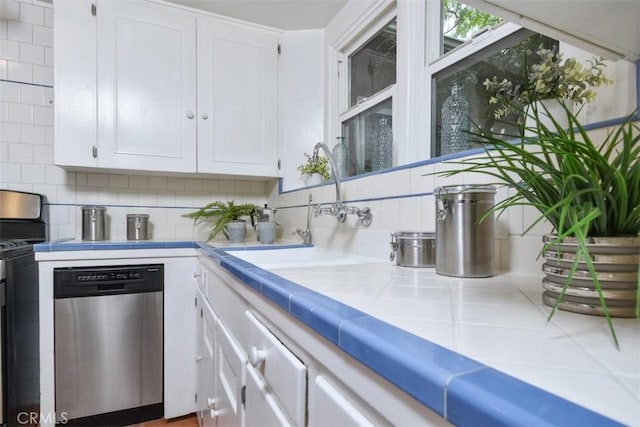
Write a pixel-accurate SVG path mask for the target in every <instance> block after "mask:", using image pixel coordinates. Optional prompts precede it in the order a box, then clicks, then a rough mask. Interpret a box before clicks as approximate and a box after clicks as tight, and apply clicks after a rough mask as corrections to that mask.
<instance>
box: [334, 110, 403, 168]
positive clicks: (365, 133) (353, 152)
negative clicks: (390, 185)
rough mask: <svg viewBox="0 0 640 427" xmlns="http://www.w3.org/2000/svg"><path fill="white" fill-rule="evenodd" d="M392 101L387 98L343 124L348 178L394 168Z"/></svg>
mask: <svg viewBox="0 0 640 427" xmlns="http://www.w3.org/2000/svg"><path fill="white" fill-rule="evenodd" d="M391 113H392V99H391V98H389V99H387V100H385V101H383V102H381V103H379V104H378V105H375V106H373V107H371V108H369V109H368V110H365V111H363V112H362V113H360V114H358V115H357V116H355V117H352V118H351V119H349V120H347V121H345V122H344V123H343V124H342V136H343V137H344V142H345V144H346V145H347V149H348V154H347V176H353V175H360V174H362V173H365V172H371V171H375V170H381V169H388V168H390V167H392V166H393V131H392V129H393V119H392V114H391Z"/></svg>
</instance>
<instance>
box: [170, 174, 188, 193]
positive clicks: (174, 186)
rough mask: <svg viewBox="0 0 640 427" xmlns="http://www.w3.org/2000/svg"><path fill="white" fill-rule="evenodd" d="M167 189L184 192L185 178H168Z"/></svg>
mask: <svg viewBox="0 0 640 427" xmlns="http://www.w3.org/2000/svg"><path fill="white" fill-rule="evenodd" d="M167 189H168V190H178V191H181V190H184V179H183V178H172V177H170V178H167Z"/></svg>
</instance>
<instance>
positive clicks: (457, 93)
mask: <svg viewBox="0 0 640 427" xmlns="http://www.w3.org/2000/svg"><path fill="white" fill-rule="evenodd" d="M462 90H463V86H462V83H461V82H458V81H454V82H453V83H451V95H449V97H448V98H447V99H445V100H444V102H443V103H442V129H441V130H442V137H441V140H440V153H441V155H443V156H444V155H446V154H451V153H457V152H459V151H464V150H469V149H470V148H471V141H470V140H469V136H470V135H469V130H470V129H471V118H470V116H471V104H470V103H469V100H468V99H467V97H466V96H465V95H464V94H463V93H462Z"/></svg>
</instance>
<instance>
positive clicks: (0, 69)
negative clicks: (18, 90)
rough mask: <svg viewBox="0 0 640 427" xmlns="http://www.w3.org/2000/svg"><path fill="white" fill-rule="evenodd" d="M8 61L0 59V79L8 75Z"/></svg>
mask: <svg viewBox="0 0 640 427" xmlns="http://www.w3.org/2000/svg"><path fill="white" fill-rule="evenodd" d="M8 69H9V61H7V60H6V59H0V79H4V80H6V79H7V77H8V74H9V73H8Z"/></svg>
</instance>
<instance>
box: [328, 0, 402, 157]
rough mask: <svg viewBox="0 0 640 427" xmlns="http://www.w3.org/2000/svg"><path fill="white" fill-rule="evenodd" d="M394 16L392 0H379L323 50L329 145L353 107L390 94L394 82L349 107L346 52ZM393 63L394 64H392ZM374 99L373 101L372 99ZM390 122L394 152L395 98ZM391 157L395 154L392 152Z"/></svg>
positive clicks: (361, 107)
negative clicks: (392, 125) (325, 53)
mask: <svg viewBox="0 0 640 427" xmlns="http://www.w3.org/2000/svg"><path fill="white" fill-rule="evenodd" d="M396 16H397V4H396V0H381V1H379V2H378V3H377V4H376V5H374V6H373V7H371V8H370V9H368V10H367V11H366V13H364V14H362V15H361V16H360V17H359V18H358V19H357V20H356V22H355V23H353V25H350V26H349V27H348V28H346V29H345V31H344V32H342V33H341V34H340V35H339V36H338V37H336V38H335V40H334V42H333V43H330V44H329V46H328V47H329V48H328V52H327V59H328V61H327V66H328V79H327V80H328V84H327V112H326V114H327V116H326V118H327V123H328V126H327V137H328V140H329V141H330V143H329V144H328V145H329V146H330V147H331V146H333V145H334V144H335V141H336V138H337V137H339V136H342V123H343V122H344V121H346V120H348V119H349V118H351V117H353V116H354V115H356V114H358V113H357V112H355V111H359V112H362V111H364V110H366V109H368V108H370V107H372V106H374V105H375V104H376V103H379V102H382V101H384V100H385V99H386V98H389V97H391V96H394V93H395V89H394V88H395V86H396V85H397V83H396V84H394V85H391V86H389V87H387V88H385V89H383V90H382V91H380V92H378V93H376V94H375V95H372V96H371V97H369V98H367V99H366V100H364V101H362V102H360V103H358V104H357V105H354V106H353V107H351V108H350V107H349V99H348V89H349V87H348V84H349V82H348V73H349V69H348V67H349V64H348V57H349V55H350V54H352V53H353V52H355V51H356V50H357V49H359V48H360V47H361V46H362V45H364V44H365V43H366V42H367V41H368V40H369V39H371V37H373V36H374V35H375V34H376V33H377V32H378V31H380V30H381V29H382V28H384V26H385V25H387V24H388V23H389V22H390V21H391V20H393V18H394V17H396ZM396 66H397V65H396ZM374 100H375V103H374V102H373V101H374ZM392 102H393V104H394V107H393V108H394V112H393V117H392V120H393V123H394V152H395V145H396V144H395V123H396V111H395V103H396V102H395V98H394V100H393V101H392ZM394 158H395V155H394Z"/></svg>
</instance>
